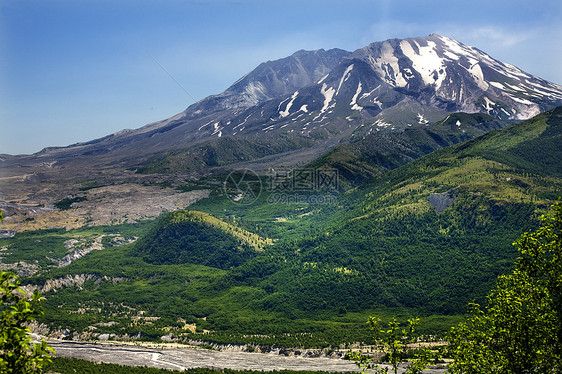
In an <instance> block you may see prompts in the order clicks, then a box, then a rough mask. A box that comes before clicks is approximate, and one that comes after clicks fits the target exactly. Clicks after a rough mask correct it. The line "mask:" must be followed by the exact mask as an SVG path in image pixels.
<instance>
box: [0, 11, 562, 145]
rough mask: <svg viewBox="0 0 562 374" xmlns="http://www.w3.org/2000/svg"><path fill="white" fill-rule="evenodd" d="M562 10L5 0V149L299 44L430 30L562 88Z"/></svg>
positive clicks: (165, 100)
mask: <svg viewBox="0 0 562 374" xmlns="http://www.w3.org/2000/svg"><path fill="white" fill-rule="evenodd" d="M561 18H562V1H560V0H540V1H528V0H526V1H520V0H507V1H504V0H486V1H480V0H472V1H453V0H447V1H441V0H439V1H438V0H434V1H431V0H428V1H423V0H416V1H402V0H388V1H387V0H384V1H382V0H381V1H377V0H370V1H363V0H322V1H320V0H318V1H316V0H314V1H306V0H299V1H293V0H287V1H279V0H277V1H268V0H261V1H259V0H214V1H204V0H182V1H180V0H175V1H165V0H164V1H145V0H134V1H133V0H125V1H117V0H111V1H107V0H80V1H76V0H65V1H63V0H8V1H6V0H0V153H10V154H19V153H33V152H37V151H39V150H40V149H42V148H43V147H46V146H64V145H68V144H72V143H75V142H80V141H87V140H92V139H95V138H98V137H102V136H105V135H108V134H111V133H113V132H116V131H119V130H121V129H125V128H137V127H140V126H143V125H145V124H147V123H150V122H153V121H157V120H161V119H164V118H167V117H170V116H172V115H174V114H176V113H179V112H181V111H183V110H184V109H185V108H187V107H188V106H189V105H191V104H192V103H193V98H194V99H195V100H200V99H202V98H204V97H206V96H208V95H212V94H216V93H219V92H222V91H223V90H225V89H226V88H227V87H228V86H230V85H231V84H232V83H233V82H235V81H236V80H237V79H238V78H240V77H241V76H242V75H244V74H246V73H247V72H249V71H251V70H252V69H253V68H255V67H256V66H257V65H259V63H261V62H263V61H267V60H274V59H278V58H282V57H286V56H288V55H290V54H292V53H293V52H295V51H297V50H300V49H307V50H312V49H319V48H324V49H329V48H335V47H337V48H342V49H346V50H349V51H353V50H355V49H357V48H360V47H363V46H365V45H367V44H369V43H371V42H374V41H380V40H385V39H388V38H395V37H396V38H402V37H410V36H422V35H428V34H430V33H433V32H436V33H439V34H442V35H446V36H449V37H451V38H453V39H456V40H459V41H460V42H462V43H464V44H467V45H472V46H475V47H477V48H479V49H481V50H483V51H485V52H487V53H488V54H490V55H491V56H492V57H495V58H497V59H500V60H502V61H505V62H509V63H511V64H514V65H516V66H518V67H519V68H521V69H523V70H525V71H527V72H529V73H531V74H534V75H538V76H540V77H542V78H544V79H547V80H550V81H553V82H556V83H559V84H562V68H561V66H562V63H561V61H562V22H560V19H561ZM163 69H165V70H166V71H164V70H163ZM168 73H169V74H170V75H171V76H173V79H172V78H171V77H170V76H169V75H168ZM176 81H177V82H178V83H179V84H180V85H181V86H182V87H183V88H184V89H185V90H186V91H187V92H188V93H189V94H187V93H186V92H184V90H183V89H182V88H180V87H179V86H178V84H177V83H176Z"/></svg>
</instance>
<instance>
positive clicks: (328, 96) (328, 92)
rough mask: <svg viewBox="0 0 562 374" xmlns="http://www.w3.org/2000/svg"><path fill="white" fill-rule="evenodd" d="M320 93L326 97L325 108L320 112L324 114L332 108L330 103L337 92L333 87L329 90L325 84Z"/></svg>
mask: <svg viewBox="0 0 562 374" xmlns="http://www.w3.org/2000/svg"><path fill="white" fill-rule="evenodd" d="M320 92H321V93H322V95H323V96H324V106H323V107H322V109H321V110H320V113H324V112H325V111H326V110H328V109H329V108H330V102H331V101H332V98H333V97H334V94H335V93H336V90H335V89H334V88H333V87H329V88H328V86H327V85H326V83H323V84H322V89H321V90H320Z"/></svg>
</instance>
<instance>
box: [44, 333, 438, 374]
mask: <svg viewBox="0 0 562 374" xmlns="http://www.w3.org/2000/svg"><path fill="white" fill-rule="evenodd" d="M49 345H50V346H52V347H53V348H54V349H55V350H56V352H57V356H58V357H66V358H78V359H84V360H90V361H95V362H105V363H114V364H120V365H130V366H148V367H154V368H161V369H171V370H185V369H190V368H216V369H234V370H261V371H273V370H297V371H305V370H306V371H308V370H310V371H329V372H360V371H361V370H359V368H358V367H357V366H356V365H355V364H354V363H353V361H348V360H344V359H341V358H339V359H338V358H328V357H314V358H310V357H303V356H302V355H299V356H295V355H292V356H285V355H283V354H280V351H279V350H272V351H271V352H269V353H249V352H232V351H230V352H229V351H213V350H205V349H196V348H187V347H181V346H177V345H176V346H171V345H170V346H165V347H154V346H135V345H125V344H100V343H87V342H71V341H49ZM425 373H430V374H437V373H440V374H442V373H445V370H444V369H429V370H427V371H425Z"/></svg>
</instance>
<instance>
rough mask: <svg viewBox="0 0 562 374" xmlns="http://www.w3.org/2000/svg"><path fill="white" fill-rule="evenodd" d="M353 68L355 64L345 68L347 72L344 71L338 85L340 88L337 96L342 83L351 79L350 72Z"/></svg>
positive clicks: (337, 91) (338, 90) (337, 92)
mask: <svg viewBox="0 0 562 374" xmlns="http://www.w3.org/2000/svg"><path fill="white" fill-rule="evenodd" d="M351 70H353V64H351V65H349V66H348V67H347V69H345V72H344V73H343V75H342V77H341V79H340V84H339V85H338V89H337V90H336V96H338V94H339V93H340V89H341V85H342V84H343V82H345V81H347V80H348V79H349V74H350V73H351Z"/></svg>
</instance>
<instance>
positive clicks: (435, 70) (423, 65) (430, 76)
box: [400, 40, 447, 88]
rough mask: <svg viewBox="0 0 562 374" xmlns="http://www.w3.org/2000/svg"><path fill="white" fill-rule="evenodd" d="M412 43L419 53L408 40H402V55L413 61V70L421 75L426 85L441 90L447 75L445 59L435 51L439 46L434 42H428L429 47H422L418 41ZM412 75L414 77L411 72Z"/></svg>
mask: <svg viewBox="0 0 562 374" xmlns="http://www.w3.org/2000/svg"><path fill="white" fill-rule="evenodd" d="M412 42H413V43H414V44H415V46H416V49H417V50H418V52H416V51H415V50H414V48H413V47H412V44H410V42H409V41H408V40H402V41H401V42H400V49H402V53H404V55H405V56H406V57H408V58H409V59H410V60H411V61H412V66H413V68H414V69H415V70H416V71H417V72H418V73H419V74H420V75H421V77H422V79H423V82H424V83H425V84H426V85H428V86H429V85H432V84H435V86H436V88H440V87H441V84H442V83H443V80H444V79H445V77H446V76H447V73H446V67H445V64H444V63H443V59H442V58H441V57H439V55H438V54H437V52H436V51H435V47H436V46H437V45H436V44H435V42H432V41H428V42H427V46H421V45H419V44H418V43H417V42H416V41H412ZM404 70H406V69H404ZM410 74H411V75H412V77H413V74H412V73H411V72H410Z"/></svg>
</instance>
